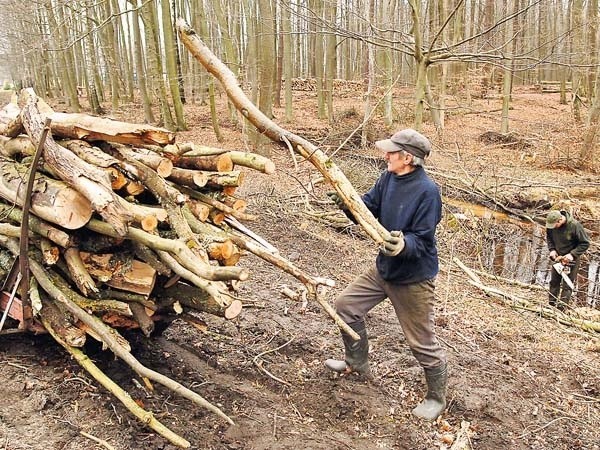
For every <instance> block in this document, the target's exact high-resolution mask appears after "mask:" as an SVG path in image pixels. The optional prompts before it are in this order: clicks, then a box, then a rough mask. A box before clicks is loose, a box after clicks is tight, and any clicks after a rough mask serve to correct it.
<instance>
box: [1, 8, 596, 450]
mask: <svg viewBox="0 0 600 450" xmlns="http://www.w3.org/2000/svg"><path fill="white" fill-rule="evenodd" d="M0 5H1V7H2V15H0V30H2V33H1V36H0V70H1V71H2V72H1V73H2V77H3V78H4V79H5V81H4V85H3V89H4V91H5V93H6V94H7V96H5V101H6V102H7V101H8V99H9V98H10V94H12V93H13V89H14V91H15V92H18V91H19V90H20V89H21V88H23V87H29V86H31V87H34V89H35V91H36V93H37V94H38V95H40V96H41V97H43V98H44V99H45V100H46V101H47V102H48V103H49V104H50V105H52V106H53V107H54V108H55V110H56V111H68V112H79V111H81V112H87V113H91V114H97V115H107V116H109V117H114V118H117V119H122V120H128V121H134V122H135V121H137V122H148V123H151V124H157V125H161V126H164V127H166V128H169V129H171V130H175V131H177V132H178V138H177V139H178V141H179V142H182V141H186V140H189V141H195V142H198V143H203V144H206V145H213V146H223V147H225V148H230V149H237V148H243V149H249V150H254V151H257V152H259V153H262V154H264V155H267V156H270V157H271V158H272V159H273V160H274V161H275V163H276V164H277V167H278V173H277V175H275V176H272V177H271V178H269V179H267V178H266V177H262V176H258V175H256V176H253V177H252V178H250V179H249V180H248V182H247V183H246V185H245V186H244V187H243V189H242V192H243V193H244V194H245V195H246V196H247V197H248V199H249V200H250V205H249V209H250V210H251V211H255V212H258V211H260V212H261V220H259V221H258V222H256V223H253V224H252V227H253V229H255V230H256V231H258V232H260V233H261V234H262V235H263V236H265V237H266V238H267V239H269V240H270V241H271V242H273V243H275V244H276V245H277V246H278V247H279V248H280V250H281V251H282V253H283V254H286V255H289V257H290V259H291V260H293V261H295V262H296V263H297V264H299V265H300V266H302V267H304V268H306V269H307V270H309V271H311V272H315V273H319V274H322V273H323V274H325V275H327V276H329V277H331V278H333V279H335V280H337V281H338V285H337V286H336V288H335V289H333V290H332V291H331V292H330V294H329V298H328V300H329V301H330V302H332V301H333V299H334V297H335V294H336V292H338V290H339V289H342V288H343V287H344V285H345V283H347V282H349V281H351V279H352V278H353V276H355V275H356V274H357V273H359V272H360V271H361V270H362V269H364V268H365V267H366V265H367V264H368V263H369V261H370V260H371V259H372V258H373V257H374V256H375V247H374V245H373V243H372V242H370V241H369V240H368V239H365V236H364V234H363V233H362V231H361V230H360V229H358V228H357V227H356V226H352V225H351V224H348V222H347V221H346V222H344V221H343V218H342V221H340V214H339V212H337V211H332V210H335V208H334V207H333V205H332V204H331V202H328V201H327V199H326V198H327V197H326V196H325V195H324V193H325V191H326V190H328V189H329V188H328V187H327V186H323V184H322V180H320V179H319V177H318V174H316V173H315V171H314V169H311V168H307V167H306V166H307V165H303V164H301V163H300V162H299V161H296V160H294V158H292V157H291V156H290V154H289V152H288V148H287V146H278V145H275V144H273V143H270V142H269V141H268V140H267V139H266V138H265V137H264V136H263V135H261V134H259V133H256V132H255V131H254V127H253V126H252V125H250V124H249V123H248V122H247V121H245V119H244V118H243V115H242V114H241V113H240V112H239V111H237V110H236V108H235V107H234V106H233V104H232V102H230V101H229V99H228V97H227V95H226V93H225V92H224V89H223V87H222V86H221V85H220V84H219V83H218V82H217V81H216V80H215V79H214V78H213V77H212V75H210V74H209V73H208V72H207V71H206V69H205V68H204V67H203V66H202V65H201V64H199V63H198V62H197V61H196V60H195V59H194V58H193V56H192V55H191V53H190V52H189V51H187V50H186V49H185V47H184V46H183V44H182V43H181V41H180V39H179V35H178V33H177V30H176V25H175V23H176V19H177V18H178V17H183V18H184V19H185V20H186V21H187V22H188V23H189V24H190V25H191V26H192V27H193V28H194V29H195V31H196V32H197V33H198V35H199V36H200V37H201V38H202V40H203V41H204V42H205V43H206V44H207V46H208V47H209V48H210V49H211V50H212V51H213V52H214V53H215V54H216V55H217V56H218V57H219V58H220V59H221V61H223V62H224V63H225V64H226V65H227V67H229V69H230V70H231V71H232V72H233V74H234V75H235V77H237V80H238V83H239V86H240V87H241V88H242V89H243V91H244V92H245V93H246V95H248V97H249V98H250V99H251V100H252V101H253V102H254V103H255V104H256V105H257V106H258V107H259V108H260V110H261V111H263V112H264V113H265V114H266V115H267V116H268V117H270V118H272V119H273V120H274V121H276V122H277V123H278V124H280V125H282V126H283V127H285V128H287V129H289V130H291V131H293V132H295V133H296V134H298V135H300V136H303V137H305V138H307V139H309V140H310V141H312V142H315V144H316V145H318V147H319V149H320V150H322V151H324V152H325V153H326V154H327V155H329V156H330V157H331V158H332V160H333V161H335V162H336V163H337V164H339V165H340V167H342V168H343V170H344V172H345V173H346V175H347V176H348V178H349V179H350V180H351V181H352V183H353V184H354V185H355V187H356V189H357V190H358V191H360V192H362V191H364V190H365V189H368V187H369V186H370V184H372V182H373V180H374V179H375V177H376V176H377V174H378V173H379V171H380V170H381V167H380V166H379V165H378V164H377V158H378V157H379V156H380V155H377V153H376V151H375V150H374V149H373V147H372V143H373V142H374V141H375V140H376V139H380V138H384V137H387V136H389V134H391V133H392V132H394V131H395V130H397V129H400V128H404V127H414V128H416V129H419V130H422V131H423V133H425V134H426V135H427V136H429V137H430V138H431V140H432V142H433V144H434V152H433V155H432V158H431V161H430V167H428V171H429V173H430V175H431V176H432V177H433V178H434V179H435V181H436V183H437V184H438V185H439V186H440V189H441V190H442V194H443V195H444V220H443V222H442V223H441V224H440V227H439V230H438V240H439V247H440V255H441V261H442V271H441V273H440V277H439V278H438V297H439V299H440V304H439V305H437V307H436V313H437V319H436V325H437V327H438V331H439V336H440V338H441V339H442V340H443V344H444V346H445V347H446V348H447V349H448V352H449V360H450V364H451V370H452V374H451V378H450V387H449V399H450V401H449V407H448V410H447V412H446V413H445V414H444V416H443V418H442V419H441V420H440V421H438V422H436V423H435V424H431V425H429V424H428V425H424V424H422V423H418V422H416V421H414V419H412V418H411V417H410V407H411V405H413V404H414V403H415V402H416V401H417V400H418V399H419V398H420V396H421V395H422V394H423V383H422V379H421V377H420V372H419V371H418V367H416V366H415V363H414V361H413V360H412V357H411V355H410V353H409V351H408V349H407V348H406V346H405V345H404V343H403V342H402V339H403V338H402V337H401V331H400V330H399V328H398V325H397V323H396V322H395V321H394V320H393V319H394V318H393V316H390V310H389V305H387V306H386V305H382V307H381V308H376V310H374V311H373V312H372V315H370V316H369V324H370V326H371V329H372V336H373V339H372V348H373V352H372V360H373V366H374V373H375V377H376V384H374V385H364V384H361V383H355V382H353V381H352V380H346V379H331V378H330V377H329V376H328V374H326V373H325V372H324V369H323V368H322V362H321V360H322V359H324V358H325V357H329V356H332V355H336V354H337V353H336V352H339V351H340V345H341V343H340V342H339V336H338V330H337V328H335V327H334V326H333V324H332V323H331V321H330V319H329V318H328V317H326V316H325V315H324V314H323V313H322V311H321V310H320V309H319V308H318V306H315V305H314V304H309V305H308V308H303V309H302V308H301V307H300V304H299V303H293V302H289V301H288V300H281V298H280V297H281V296H280V294H279V288H280V287H281V284H282V283H284V282H289V280H287V279H282V277H281V276H279V275H276V274H274V273H273V270H272V268H270V267H265V266H264V265H261V264H260V263H257V264H253V265H251V269H252V278H251V280H252V284H251V285H250V286H252V287H254V289H252V288H247V289H246V290H245V291H243V293H244V295H245V296H246V297H247V299H248V300H249V301H248V303H247V308H245V309H244V313H243V315H242V317H241V320H240V321H239V322H237V323H235V325H234V324H232V323H230V322H224V323H222V322H220V321H218V320H214V319H213V320H209V319H206V321H207V323H208V330H209V331H208V332H205V333H203V334H201V335H198V333H197V330H195V329H193V328H192V327H190V326H189V325H188V324H185V323H180V322H179V321H176V322H175V323H174V324H173V326H172V327H171V328H170V329H169V330H167V332H166V339H164V338H156V339H154V340H149V341H144V343H143V345H141V346H139V348H137V349H135V352H136V354H137V356H138V357H139V358H140V359H141V360H142V361H144V362H146V364H147V365H149V366H153V367H160V370H161V371H162V372H165V373H167V374H169V375H170V376H172V377H174V378H177V377H183V378H184V379H185V380H186V383H187V384H189V385H192V386H200V387H201V388H202V389H203V388H204V387H206V390H205V391H204V390H203V391H202V392H203V394H204V395H206V396H207V398H209V399H210V400H211V401H213V402H215V403H216V404H219V405H223V408H224V410H226V411H227V412H228V413H230V414H231V416H232V417H233V418H234V419H235V421H236V423H237V424H238V426H236V427H229V428H228V427H227V426H226V425H225V424H223V423H221V422H219V420H218V419H217V418H215V417H212V416H211V415H210V414H208V413H206V412H205V411H202V410H199V409H198V408H195V407H190V405H189V404H188V403H186V402H185V401H184V400H182V399H174V398H171V397H169V396H168V395H166V394H164V393H160V392H157V393H153V394H148V392H144V393H142V390H140V388H138V387H137V386H138V385H139V383H138V382H137V381H135V380H133V381H132V379H131V376H129V375H126V374H125V371H123V367H122V366H121V365H119V364H118V362H115V361H114V360H113V359H112V358H111V357H110V356H106V355H104V354H103V353H94V354H93V356H92V357H93V358H94V360H96V361H98V363H99V364H100V365H102V367H103V369H104V370H105V371H106V372H107V373H108V374H109V375H111V376H112V377H113V378H114V379H116V380H118V381H119V382H120V384H122V385H123V386H124V387H126V388H127V389H128V390H129V391H131V392H136V394H137V395H136V396H135V397H136V399H138V400H140V399H142V400H140V401H143V402H144V403H146V404H148V405H149V408H151V409H152V410H153V411H154V412H155V414H158V415H160V416H161V417H164V418H165V421H166V422H167V423H168V425H169V426H171V427H172V428H173V429H174V430H175V431H176V432H178V433H180V434H182V435H183V436H185V437H186V438H187V439H189V440H190V441H191V442H192V443H193V445H194V446H196V447H198V448H215V449H217V448H218V449H221V448H223V449H224V448H227V449H233V448H281V449H286V448H297V446H298V443H301V444H302V445H304V446H305V447H306V448H311V449H313V448H314V449H319V448H323V449H325V448H327V449H330V448H360V449H371V448H372V449H375V448H409V449H413V448H450V447H451V446H452V445H453V443H456V442H459V441H460V442H463V443H464V442H467V443H466V444H464V445H468V446H471V447H472V448H489V449H497V448H539V449H546V448H548V449H550V448H551V449H565V450H566V449H572V448H584V449H594V450H596V449H598V443H597V429H598V426H600V407H599V405H600V400H599V398H598V395H599V392H600V363H599V360H598V354H599V351H600V344H599V341H598V338H597V330H596V331H594V329H593V328H592V329H590V327H589V326H588V327H586V326H585V325H586V323H587V324H588V325H589V324H590V323H591V324H596V325H597V323H598V321H599V318H598V312H597V299H598V297H599V296H600V292H599V291H600V283H599V280H600V269H599V264H598V245H597V236H598V231H599V224H600V196H599V195H598V186H599V183H598V181H597V173H598V169H599V168H600V167H599V166H600V158H599V157H598V143H597V138H598V137H597V135H598V126H599V124H598V115H599V114H598V113H599V112H600V109H599V105H600V103H599V102H600V100H599V99H600V95H599V89H600V83H599V82H598V81H599V77H600V71H599V70H598V64H599V61H598V52H599V51H600V48H599V39H600V36H599V29H598V19H599V15H600V10H599V5H598V1H597V0H589V1H584V0H572V1H568V0H564V1H563V0H538V1H523V0H514V1H513V0H508V1H504V2H496V1H492V0H482V1H476V0H466V1H462V0H440V1H429V2H426V1H422V2H420V1H417V0H408V1H397V0H344V1H323V0H305V1H301V0H298V1H287V0H277V1H274V0H237V1H231V0H211V1H208V0H207V1H202V0H171V1H159V0H131V1H124V0H101V1H94V0H71V1H57V0H40V1H31V2H17V1H14V0H2V1H0ZM279 144H281V143H279ZM481 205H483V206H481ZM550 208H563V209H567V210H569V211H571V212H573V213H574V214H575V215H576V216H577V217H578V218H579V219H580V220H581V221H582V222H583V223H584V225H585V226H586V228H587V229H588V230H589V231H590V234H591V236H592V240H593V241H594V242H593V244H592V248H591V250H590V252H589V253H588V255H587V256H586V260H585V268H584V269H582V275H581V276H580V278H579V280H578V290H577V293H576V301H575V302H574V305H573V308H572V310H571V311H570V313H571V314H570V316H569V317H568V318H565V317H563V316H559V315H557V314H555V311H550V310H548V308H546V306H545V305H546V300H547V292H546V290H545V283H546V282H547V278H548V275H549V269H548V263H547V258H546V249H545V246H544V236H543V227H542V226H540V224H542V223H543V218H544V216H545V214H546V213H547V211H548V209H550ZM323 209H325V211H323ZM336 214H337V216H336ZM340 231H341V232H340ZM461 260H463V261H464V262H466V263H467V265H468V266H470V267H472V268H477V270H478V272H477V273H478V274H479V276H480V277H482V278H479V279H478V278H477V275H474V273H473V272H471V274H470V275H466V273H465V270H464V269H460V268H459V267H460V266H459V264H460V261H461ZM257 286H258V287H257ZM584 321H588V322H584ZM582 324H583V325H584V326H583V327H581V325H582ZM50 342H51V341H50ZM32 344H34V345H32ZM105 353H108V352H105ZM265 354H266V355H265ZM0 355H2V358H0V380H2V384H3V386H4V393H5V394H6V395H4V396H3V400H1V401H0V405H1V406H2V408H0V438H2V439H3V440H4V442H5V447H6V448H11V449H21V448H39V449H41V448H44V449H46V448H62V449H68V448H71V449H79V448H89V446H90V442H91V441H90V440H89V438H88V437H84V436H83V435H82V434H81V432H82V431H84V432H86V433H88V434H92V435H94V436H98V437H101V438H102V439H103V440H104V441H105V442H109V443H111V444H112V445H115V446H116V447H117V448H170V447H169V445H168V444H165V442H164V440H162V438H160V437H159V436H157V435H155V434H152V433H149V432H148V429H146V428H145V427H144V426H143V424H140V423H138V422H136V421H135V420H134V419H133V418H131V417H130V416H128V413H127V412H126V411H125V410H124V408H123V407H121V406H120V405H119V404H118V403H116V402H114V399H112V397H111V396H110V395H109V394H108V393H106V392H104V391H98V390H97V388H96V387H94V382H93V381H91V380H90V379H89V377H88V376H87V375H86V374H85V373H84V372H82V371H81V369H80V368H79V367H78V366H77V365H76V364H75V362H73V361H70V360H69V358H68V356H65V355H64V354H63V353H61V351H60V348H58V346H56V345H54V346H50V345H48V341H44V340H43V338H42V339H41V340H40V338H37V337H26V336H20V337H10V338H9V337H7V338H3V339H1V340H0ZM257 361H261V364H262V363H264V364H265V365H266V366H267V367H268V370H269V371H270V373H271V374H275V375H276V376H277V377H278V380H288V382H286V383H287V384H284V383H281V382H280V381H278V380H275V379H273V378H270V377H269V376H267V375H266V374H265V373H264V372H263V371H261V370H260V369H259V368H258V367H257V366H256V364H257ZM136 383H137V384H136ZM23 436H28V438H27V439H25V440H24V439H23ZM0 442H2V441H0ZM95 445H97V446H98V448H100V447H101V446H102V445H101V444H97V443H96V444H95ZM457 448H458V447H457ZM462 448H469V447H462Z"/></svg>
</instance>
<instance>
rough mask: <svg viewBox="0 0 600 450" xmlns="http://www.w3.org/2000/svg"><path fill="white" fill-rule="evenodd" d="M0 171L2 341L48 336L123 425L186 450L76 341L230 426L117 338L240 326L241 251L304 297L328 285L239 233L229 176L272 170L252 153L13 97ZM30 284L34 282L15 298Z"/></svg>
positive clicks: (5, 119) (2, 124)
mask: <svg viewBox="0 0 600 450" xmlns="http://www.w3.org/2000/svg"><path fill="white" fill-rule="evenodd" d="M45 129H46V131H45ZM36 153H39V154H40V155H41V159H40V161H39V164H34V163H36ZM0 166H1V167H0V169H1V170H0V281H2V280H4V281H5V285H4V289H2V291H3V292H2V296H1V300H0V314H2V313H4V314H3V315H4V316H8V318H7V317H4V319H6V324H5V326H4V328H5V329H4V331H3V333H6V332H10V331H11V327H12V329H13V330H12V331H16V330H17V329H19V330H21V331H27V330H29V331H34V332H46V331H47V332H49V333H51V334H52V336H53V337H54V338H55V339H56V340H57V341H58V342H59V343H60V344H61V345H63V346H64V347H65V348H66V349H67V350H68V351H69V352H71V353H72V354H73V355H74V356H75V357H76V358H77V360H78V361H79V362H80V363H81V364H82V365H84V367H85V368H86V369H87V370H88V371H89V372H90V373H91V374H92V375H93V376H94V377H95V378H96V379H97V380H98V381H100V382H101V383H102V384H103V385H104V386H105V387H107V388H108V389H109V390H111V391H112V392H113V393H114V394H115V395H116V396H117V397H119V398H120V399H121V401H123V403H124V404H125V405H126V406H127V407H128V408H129V409H130V411H132V413H134V414H135V415H137V416H138V417H140V418H141V419H142V420H144V421H145V422H146V423H148V425H149V426H150V427H152V428H154V429H155V430H156V431H158V432H159V433H161V434H162V435H163V436H165V437H167V438H168V439H169V440H171V441H172V442H174V443H176V444H177V445H180V446H182V447H186V446H189V443H187V441H185V440H184V439H182V438H181V437H179V436H177V435H174V434H173V433H172V432H170V431H169V430H168V429H166V428H165V427H164V426H162V425H161V424H160V423H159V422H158V421H156V419H154V418H153V417H152V415H151V413H149V412H147V411H144V410H141V411H140V409H141V408H139V406H137V405H136V404H135V402H130V400H131V398H130V397H129V396H128V395H127V394H126V393H125V392H123V391H122V390H121V388H119V387H118V386H117V385H116V384H114V382H112V380H110V379H108V378H107V377H106V376H105V375H104V374H102V372H101V371H99V369H98V368H97V367H95V366H93V363H92V362H91V361H89V360H88V359H87V358H85V356H84V355H83V353H82V351H81V350H80V348H81V347H83V345H84V343H85V342H86V339H87V338H88V337H92V338H94V339H97V340H99V341H101V342H102V343H103V345H104V346H105V347H108V348H110V349H111V350H112V351H113V352H114V353H115V355H117V356H119V357H120V358H121V359H123V360H124V361H125V362H127V363H128V364H129V365H130V366H131V367H132V368H133V370H134V371H136V372H137V373H138V374H139V375H140V376H141V377H142V378H143V379H144V380H146V381H148V382H150V380H152V381H156V382H159V383H161V384H163V385H165V386H168V387H170V388H171V389H173V390H175V391H176V392H178V393H179V394H180V395H183V396H184V397H186V398H189V399H190V400H192V401H194V402H196V403H197V404H200V405H202V406H203V407H206V408H208V409H209V410H211V411H213V412H215V413H216V414H218V415H219V416H221V417H223V418H224V419H225V420H227V421H228V422H231V419H230V418H229V417H228V416H226V415H225V414H224V413H223V412H222V411H221V410H219V409H218V408H217V407H215V406H214V405H212V404H210V403H208V402H207V401H206V400H204V399H203V398H202V397H200V396H199V395H198V394H196V393H194V392H192V391H190V390H189V389H187V388H185V387H184V386H182V385H181V384H179V383H178V382H176V381H173V380H171V379H169V378H167V377H164V376H162V375H160V374H158V373H156V372H154V371H152V370H150V369H147V368H146V367H144V366H142V365H141V364H140V363H139V362H138V361H137V360H136V359H135V358H134V357H133V356H132V355H131V353H130V345H129V343H128V342H127V340H126V339H125V338H123V336H122V335H121V334H120V333H119V332H118V331H117V330H118V329H120V328H139V329H140V330H141V332H143V333H144V334H145V335H147V336H151V335H152V334H153V333H156V332H157V331H159V329H162V328H164V327H165V324H168V323H170V321H171V320H173V318H174V317H184V318H187V319H188V320H194V319H193V318H194V317H195V316H194V315H193V314H189V312H191V311H193V310H195V311H202V312H205V313H209V314H213V315H217V316H220V317H224V318H226V319H232V318H234V317H236V316H238V315H239V313H240V311H241V308H242V302H241V301H240V300H239V299H238V298H237V297H236V295H235V287H236V285H237V284H239V282H242V281H244V280H246V279H247V278H248V277H249V275H250V274H249V272H248V270H246V269H244V268H242V267H239V266H238V265H236V264H237V263H238V261H239V260H240V256H241V255H242V254H245V253H253V254H255V255H257V256H259V257H261V258H263V259H265V260H267V261H268V262H270V263H271V264H273V265H274V266H277V267H278V268H280V269H281V270H284V271H286V272H288V273H290V274H292V275H293V276H295V277H296V278H298V279H299V280H300V281H301V282H302V283H304V285H305V286H306V287H307V290H308V293H309V294H310V295H312V296H314V297H319V295H317V288H318V287H319V286H320V285H331V284H332V282H331V281H330V280H326V279H322V278H315V277H311V276H310V275H308V274H306V273H305V272H303V271H302V270H300V269H298V268H297V267H295V266H294V265H293V264H291V263H290V262H289V261H287V260H286V259H285V258H283V257H282V256H281V255H279V253H278V252H277V250H276V249H275V248H273V247H272V246H270V245H269V244H268V243H267V242H265V241H264V240H262V239H261V238H260V237H259V236H257V235H255V234H254V233H252V232H251V231H249V230H248V229H247V228H246V227H245V226H244V225H242V224H241V222H240V221H247V220H252V219H254V218H255V217H254V216H252V215H250V214H248V213H247V212H246V211H245V209H246V206H247V203H246V201H245V200H244V199H242V198H239V197H236V195H235V192H236V188H237V187H238V186H240V184H241V183H242V181H243V178H244V174H245V172H244V171H242V170H240V169H239V168H240V167H242V168H250V169H254V170H258V171H261V172H263V173H267V174H269V173H272V172H273V171H274V170H275V167H274V164H273V163H272V162H271V161H270V160H268V159H266V158H264V157H261V156H260V155H256V154H253V153H245V152H239V151H226V150H223V149H216V148H208V147H204V146H200V145H195V144H176V143H175V135H174V134H173V133H171V132H169V131H167V130H164V129H161V128H157V127H152V126H147V125H139V124H129V123H124V122H117V121H114V120H110V119H104V118H98V117H91V116H87V115H84V114H65V113H57V112H54V111H52V110H51V109H50V107H49V106H48V105H46V104H45V103H44V102H43V101H42V100H41V99H39V98H38V97H37V96H36V94H35V93H34V92H33V90H31V89H26V90H24V91H23V92H22V93H21V94H20V97H19V101H18V105H17V102H16V99H15V102H11V103H10V104H8V105H6V106H5V107H4V108H3V109H2V110H1V111H0ZM32 166H35V170H32ZM32 172H33V173H34V181H33V189H32V191H31V193H28V192H27V188H26V187H27V184H28V179H29V177H30V174H31V173H32ZM29 202H30V204H31V207H30V208H29V213H28V214H25V215H26V216H27V215H28V221H27V227H26V228H25V231H27V236H28V238H27V239H25V241H26V242H23V239H20V237H21V236H22V234H21V233H23V228H22V227H21V224H22V222H23V221H24V208H23V207H24V205H27V204H28V203H29ZM23 244H25V245H26V247H23ZM22 248H25V249H26V251H25V252H23V251H21V249H22ZM19 255H21V256H19ZM23 259H25V262H26V266H27V267H28V269H27V272H28V273H27V274H23V273H21V272H22V268H23V267H24V266H23ZM19 260H21V261H20V263H19V264H16V262H19ZM19 269H21V272H20V271H19ZM15 273H16V274H17V275H18V276H17V277H15V276H14V275H15ZM24 275H27V277H25V276H24ZM29 275H30V276H31V282H29V281H28V282H27V283H26V284H25V285H24V284H23V283H22V282H21V285H20V286H18V284H19V281H20V280H21V279H29ZM26 286H28V288H27V287H26ZM11 293H12V295H11ZM15 293H16V294H17V295H15ZM320 303H322V305H324V307H325V308H326V309H327V306H326V302H324V301H323V300H322V299H320ZM328 312H329V313H330V314H331V311H330V310H328ZM90 364H91V366H90ZM128 399H129V400H128Z"/></svg>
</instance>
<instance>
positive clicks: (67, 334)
mask: <svg viewBox="0 0 600 450" xmlns="http://www.w3.org/2000/svg"><path fill="white" fill-rule="evenodd" d="M40 317H41V318H42V323H45V324H47V325H49V326H50V327H51V328H52V329H53V330H54V331H55V332H56V334H58V335H59V336H60V337H61V339H62V340H64V341H65V342H66V343H68V344H69V345H71V346H72V347H83V346H84V344H85V341H86V337H85V332H83V331H82V330H81V329H80V328H77V327H76V326H75V325H74V324H73V322H72V320H71V319H70V318H69V317H67V316H66V315H65V314H63V313H62V311H61V310H60V309H59V308H58V307H56V305H55V304H54V303H53V302H52V301H51V300H48V301H46V302H44V306H43V308H42V309H41V310H40Z"/></svg>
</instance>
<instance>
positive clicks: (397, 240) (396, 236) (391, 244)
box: [381, 231, 404, 256]
mask: <svg viewBox="0 0 600 450" xmlns="http://www.w3.org/2000/svg"><path fill="white" fill-rule="evenodd" d="M402 250H404V234H402V231H392V232H390V236H389V237H388V238H387V239H384V241H383V248H382V249H381V253H383V254H384V255H385V256H398V255H399V254H400V253H401V252H402Z"/></svg>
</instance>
